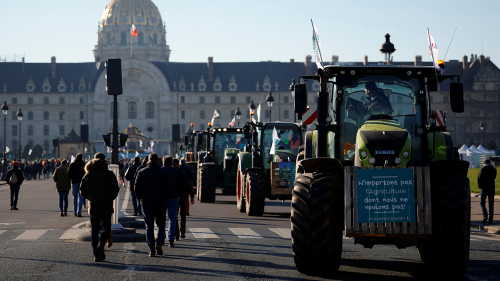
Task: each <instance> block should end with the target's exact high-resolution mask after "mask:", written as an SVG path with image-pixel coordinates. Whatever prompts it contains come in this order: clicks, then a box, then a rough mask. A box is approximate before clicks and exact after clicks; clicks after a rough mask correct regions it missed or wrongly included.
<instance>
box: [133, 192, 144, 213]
mask: <svg viewBox="0 0 500 281" xmlns="http://www.w3.org/2000/svg"><path fill="white" fill-rule="evenodd" d="M130 195H131V196H132V205H134V213H138V212H139V210H141V209H142V208H141V201H140V200H138V199H137V196H136V195H135V191H133V190H131V191H130Z"/></svg>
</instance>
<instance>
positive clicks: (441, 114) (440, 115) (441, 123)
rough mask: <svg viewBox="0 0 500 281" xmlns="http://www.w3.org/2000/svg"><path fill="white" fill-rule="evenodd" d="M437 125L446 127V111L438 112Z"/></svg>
mask: <svg viewBox="0 0 500 281" xmlns="http://www.w3.org/2000/svg"><path fill="white" fill-rule="evenodd" d="M436 123H437V125H438V126H444V124H445V120H444V111H442V110H436Z"/></svg>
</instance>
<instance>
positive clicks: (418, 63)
mask: <svg viewBox="0 0 500 281" xmlns="http://www.w3.org/2000/svg"><path fill="white" fill-rule="evenodd" d="M415 66H422V56H420V55H416V56H415Z"/></svg>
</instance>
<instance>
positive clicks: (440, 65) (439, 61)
mask: <svg viewBox="0 0 500 281" xmlns="http://www.w3.org/2000/svg"><path fill="white" fill-rule="evenodd" d="M438 65H439V67H441V68H442V69H444V67H445V65H444V61H443V60H438Z"/></svg>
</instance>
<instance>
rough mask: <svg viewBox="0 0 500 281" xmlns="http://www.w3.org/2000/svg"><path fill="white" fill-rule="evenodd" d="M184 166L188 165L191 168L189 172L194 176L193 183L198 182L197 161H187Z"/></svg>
mask: <svg viewBox="0 0 500 281" xmlns="http://www.w3.org/2000/svg"><path fill="white" fill-rule="evenodd" d="M186 166H188V167H189V169H191V173H192V174H193V177H194V182H193V184H194V185H197V184H198V162H187V163H186Z"/></svg>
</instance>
